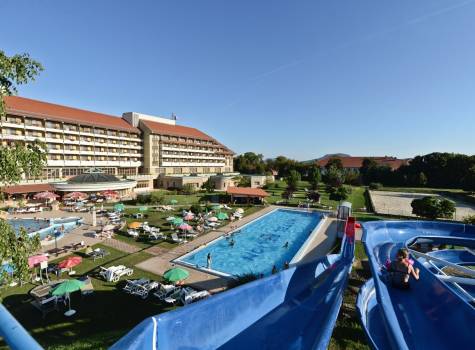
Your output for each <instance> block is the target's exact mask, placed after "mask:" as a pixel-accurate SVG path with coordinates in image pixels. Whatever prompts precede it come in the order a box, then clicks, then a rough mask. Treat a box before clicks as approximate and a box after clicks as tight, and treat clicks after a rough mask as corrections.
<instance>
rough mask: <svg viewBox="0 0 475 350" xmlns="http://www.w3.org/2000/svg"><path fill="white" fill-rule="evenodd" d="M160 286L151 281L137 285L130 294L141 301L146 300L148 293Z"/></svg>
mask: <svg viewBox="0 0 475 350" xmlns="http://www.w3.org/2000/svg"><path fill="white" fill-rule="evenodd" d="M159 285H160V284H159V283H158V282H156V281H151V282H148V283H144V284H141V285H137V287H136V288H135V289H134V290H132V291H131V293H130V294H133V295H137V296H139V297H141V298H142V299H147V297H148V295H149V293H150V292H151V291H153V290H154V289H156V288H157V287H158V286H159Z"/></svg>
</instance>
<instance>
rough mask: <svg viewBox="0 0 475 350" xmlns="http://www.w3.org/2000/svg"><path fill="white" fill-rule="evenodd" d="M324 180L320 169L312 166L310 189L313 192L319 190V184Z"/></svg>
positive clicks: (309, 172) (310, 170) (309, 179)
mask: <svg viewBox="0 0 475 350" xmlns="http://www.w3.org/2000/svg"><path fill="white" fill-rule="evenodd" d="M321 180H322V175H321V173H320V168H318V167H316V166H312V167H311V168H310V169H309V170H308V181H309V182H310V188H311V189H312V190H317V189H318V183H319V182H320V181H321Z"/></svg>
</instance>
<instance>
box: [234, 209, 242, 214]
mask: <svg viewBox="0 0 475 350" xmlns="http://www.w3.org/2000/svg"><path fill="white" fill-rule="evenodd" d="M236 213H239V214H242V213H244V209H243V208H237V209H236Z"/></svg>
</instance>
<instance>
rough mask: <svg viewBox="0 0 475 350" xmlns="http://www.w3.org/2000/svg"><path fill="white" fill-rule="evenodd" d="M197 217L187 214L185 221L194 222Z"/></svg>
mask: <svg viewBox="0 0 475 350" xmlns="http://www.w3.org/2000/svg"><path fill="white" fill-rule="evenodd" d="M194 218H195V216H194V215H193V214H192V213H187V214H186V215H185V217H184V218H183V219H185V220H187V221H188V220H193V219H194Z"/></svg>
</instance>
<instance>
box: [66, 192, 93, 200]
mask: <svg viewBox="0 0 475 350" xmlns="http://www.w3.org/2000/svg"><path fill="white" fill-rule="evenodd" d="M64 198H67V199H75V200H78V199H85V198H87V194H86V193H84V192H69V193H68V194H66V195H65V196H64Z"/></svg>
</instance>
